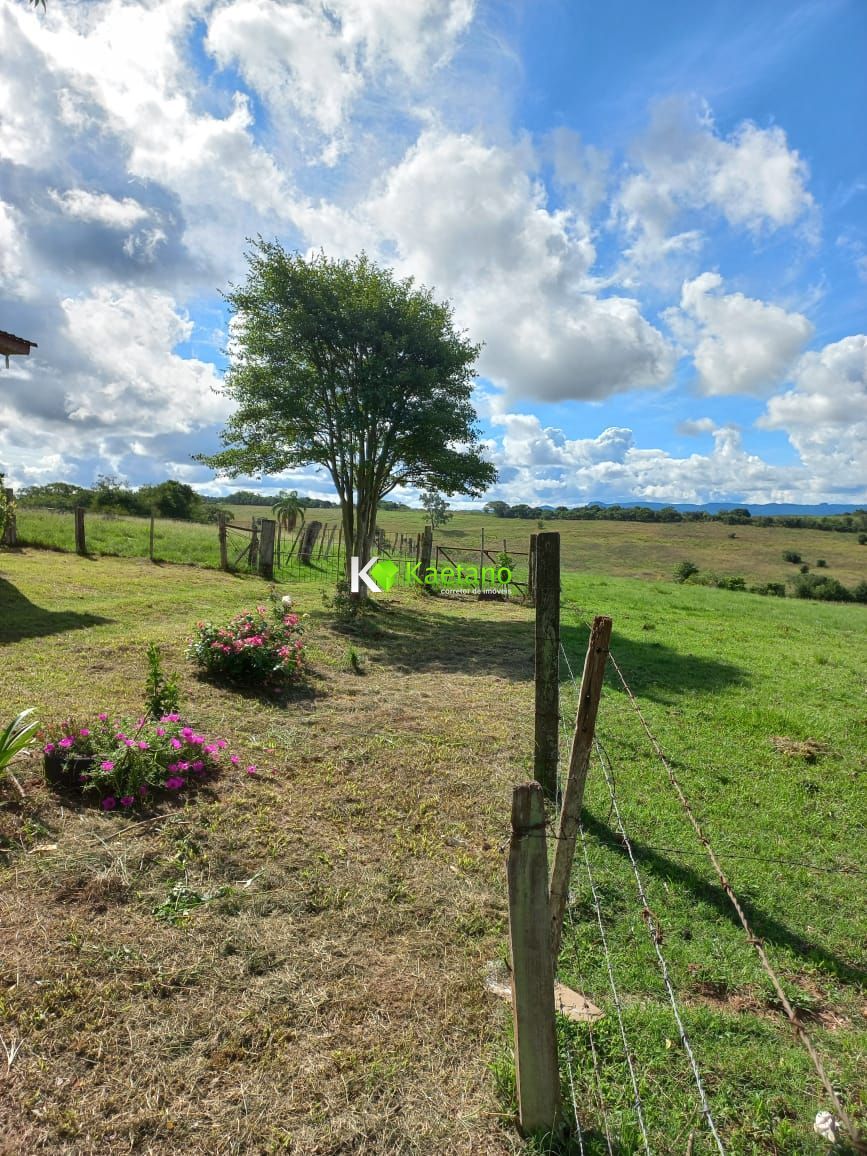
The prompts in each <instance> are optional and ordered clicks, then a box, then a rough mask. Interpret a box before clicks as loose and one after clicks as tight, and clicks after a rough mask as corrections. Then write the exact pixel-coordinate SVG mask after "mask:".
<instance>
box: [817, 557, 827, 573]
mask: <svg viewBox="0 0 867 1156" xmlns="http://www.w3.org/2000/svg"><path fill="white" fill-rule="evenodd" d="M816 565H817V566H818V567H819V569H820V570H824V569H825V567H826V566H827V565H828V563H827V562H826V561H825V559H824V558H817V559H816Z"/></svg>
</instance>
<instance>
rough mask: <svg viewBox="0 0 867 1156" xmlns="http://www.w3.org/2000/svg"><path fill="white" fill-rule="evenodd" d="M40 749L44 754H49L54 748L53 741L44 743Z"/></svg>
mask: <svg viewBox="0 0 867 1156" xmlns="http://www.w3.org/2000/svg"><path fill="white" fill-rule="evenodd" d="M42 750H43V752H44V753H45V754H46V755H50V754H51V752H52V751H53V750H54V743H46V744H45V746H44V747H43V748H42Z"/></svg>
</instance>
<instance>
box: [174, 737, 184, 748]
mask: <svg viewBox="0 0 867 1156" xmlns="http://www.w3.org/2000/svg"><path fill="white" fill-rule="evenodd" d="M183 745H184V744H183V743H182V742H181V740H180V739H172V750H173V751H179V750H180V749H181V747H182V746H183Z"/></svg>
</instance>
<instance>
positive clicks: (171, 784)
mask: <svg viewBox="0 0 867 1156" xmlns="http://www.w3.org/2000/svg"><path fill="white" fill-rule="evenodd" d="M183 785H184V779H182V778H181V777H180V775H172V776H171V777H170V778H168V779H166V782H165V787H166V790H167V791H179V790H180V789H181V787H182V786H183Z"/></svg>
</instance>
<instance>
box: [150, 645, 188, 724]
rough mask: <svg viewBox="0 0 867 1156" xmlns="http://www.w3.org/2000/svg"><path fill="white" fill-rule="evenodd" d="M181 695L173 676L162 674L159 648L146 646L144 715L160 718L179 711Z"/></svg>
mask: <svg viewBox="0 0 867 1156" xmlns="http://www.w3.org/2000/svg"><path fill="white" fill-rule="evenodd" d="M180 704H181V694H180V691H179V690H178V682H177V679H176V678H175V676H174V675H170V676H169V677H168V678H166V677H165V675H164V674H163V665H162V659H161V657H160V648H159V647H158V646H157V644H156V643H155V642H151V643H149V645H148V673H147V679H146V680H145V713H146V715H147V717H148V718H162V717H163V715H164V714H174V713H176V712H177V711H178V710H180Z"/></svg>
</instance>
